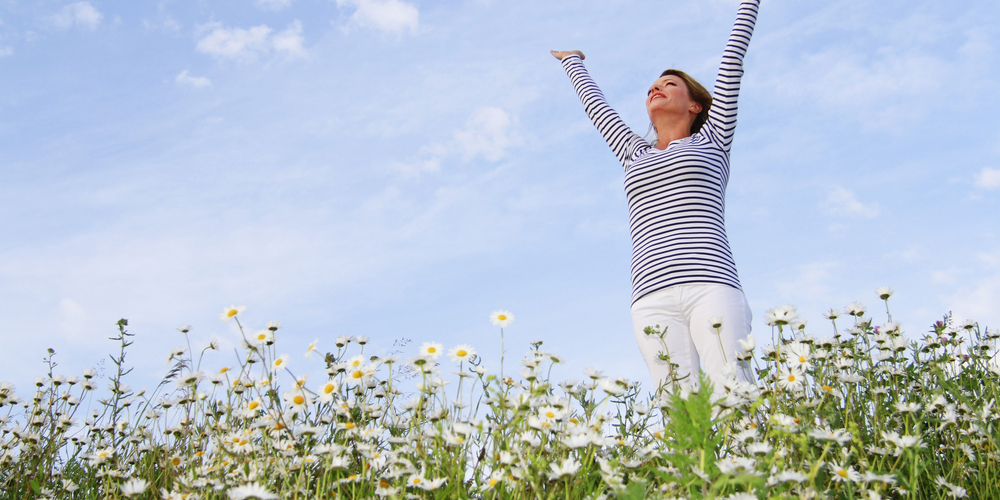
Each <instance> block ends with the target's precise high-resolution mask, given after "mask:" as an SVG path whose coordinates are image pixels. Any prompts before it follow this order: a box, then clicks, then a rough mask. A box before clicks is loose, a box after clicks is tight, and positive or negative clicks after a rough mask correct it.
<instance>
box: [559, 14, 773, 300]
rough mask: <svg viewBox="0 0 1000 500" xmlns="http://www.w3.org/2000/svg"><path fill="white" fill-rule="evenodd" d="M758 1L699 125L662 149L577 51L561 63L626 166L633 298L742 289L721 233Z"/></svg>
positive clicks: (727, 55)
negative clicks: (707, 286)
mask: <svg viewBox="0 0 1000 500" xmlns="http://www.w3.org/2000/svg"><path fill="white" fill-rule="evenodd" d="M758 5H759V0H743V2H741V3H740V7H739V11H738V13H737V16H736V24H735V26H733V31H732V34H731V35H730V36H729V43H727V44H726V50H725V52H723V55H722V64H721V66H720V67H719V76H718V78H717V79H716V81H715V89H714V91H713V102H712V107H711V108H710V109H709V113H708V121H707V122H705V125H704V126H702V128H701V130H700V131H699V132H698V133H696V134H694V135H692V136H690V137H686V138H684V139H680V140H677V141H673V142H671V143H670V145H669V146H667V149H665V150H663V151H660V150H658V149H656V148H654V147H651V146H650V145H649V143H647V142H646V141H645V140H644V139H643V138H642V137H640V136H639V135H638V134H636V133H635V132H633V131H632V130H630V129H629V128H628V126H627V125H625V123H624V122H623V121H622V120H621V118H619V116H618V113H616V112H615V110H613V109H611V107H610V106H608V104H607V102H606V101H605V100H604V95H603V94H602V93H601V89H599V88H598V87H597V85H596V84H595V83H594V81H593V80H591V78H590V75H588V74H587V70H586V68H584V66H583V62H582V61H581V60H580V58H579V57H577V56H569V57H565V58H563V61H562V64H563V67H564V68H565V69H566V73H568V74H569V77H570V79H571V80H572V82H573V88H575V89H576V92H577V94H578V95H579V96H580V100H581V101H583V105H584V108H585V109H586V111H587V115H588V116H589V117H590V119H591V121H593V122H594V125H595V126H596V127H597V130H598V131H600V133H601V135H603V136H604V139H605V140H606V141H607V142H608V145H609V146H611V150H612V151H613V152H614V153H615V156H616V157H618V161H619V162H621V164H622V166H624V167H625V194H626V195H627V197H628V208H629V232H630V233H631V236H632V303H633V304H634V303H635V301H636V300H638V299H640V298H641V297H642V296H644V295H646V294H648V293H651V292H655V291H657V290H662V289H664V288H667V287H670V286H674V285H683V284H688V283H719V284H723V285H728V286H732V287H734V288H737V289H739V288H740V280H739V277H738V276H737V274H736V263H735V261H734V260H733V255H732V251H731V250H730V249H729V240H728V239H727V237H726V226H725V213H726V201H725V198H726V184H727V183H728V182H729V149H730V146H731V145H732V141H733V132H734V131H735V130H736V100H737V97H738V95H739V90H740V78H741V77H742V76H743V56H744V55H745V54H746V51H747V46H748V45H749V43H750V36H751V35H752V34H753V27H754V23H755V21H756V19H757V9H758Z"/></svg>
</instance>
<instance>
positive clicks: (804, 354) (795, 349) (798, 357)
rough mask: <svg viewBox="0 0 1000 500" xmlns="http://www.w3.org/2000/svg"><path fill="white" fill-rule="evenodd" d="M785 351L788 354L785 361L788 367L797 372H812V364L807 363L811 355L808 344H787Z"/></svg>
mask: <svg viewBox="0 0 1000 500" xmlns="http://www.w3.org/2000/svg"><path fill="white" fill-rule="evenodd" d="M786 349H787V350H788V354H787V359H786V360H785V361H786V362H787V363H788V366H790V367H792V368H796V369H799V370H812V367H813V366H812V363H810V362H809V358H810V355H811V354H812V353H811V352H810V350H809V345H808V344H803V343H801V342H792V343H791V344H788V347H787V348H786Z"/></svg>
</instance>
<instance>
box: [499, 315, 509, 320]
mask: <svg viewBox="0 0 1000 500" xmlns="http://www.w3.org/2000/svg"><path fill="white" fill-rule="evenodd" d="M497 319H498V320H500V321H506V320H507V316H506V315H504V314H501V315H499V316H497Z"/></svg>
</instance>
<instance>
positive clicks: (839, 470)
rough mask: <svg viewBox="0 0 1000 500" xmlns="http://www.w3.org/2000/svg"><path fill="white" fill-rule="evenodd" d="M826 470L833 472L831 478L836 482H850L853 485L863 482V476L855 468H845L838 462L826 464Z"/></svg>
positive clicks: (848, 466)
mask: <svg viewBox="0 0 1000 500" xmlns="http://www.w3.org/2000/svg"><path fill="white" fill-rule="evenodd" d="M826 468H827V469H829V470H830V472H831V476H830V477H831V478H832V479H833V480H834V481H837V482H840V483H842V482H845V481H850V482H852V483H856V482H858V481H861V474H859V473H858V471H856V470H854V467H851V466H850V465H847V466H844V465H840V464H838V463H836V462H830V463H828V464H826Z"/></svg>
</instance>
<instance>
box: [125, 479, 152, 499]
mask: <svg viewBox="0 0 1000 500" xmlns="http://www.w3.org/2000/svg"><path fill="white" fill-rule="evenodd" d="M147 487H149V483H148V482H146V481H145V480H143V479H136V478H132V479H129V480H128V481H125V483H124V484H122V485H121V486H119V488H121V490H122V495H125V496H127V497H134V496H136V495H141V494H142V493H143V492H144V491H146V488H147Z"/></svg>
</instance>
